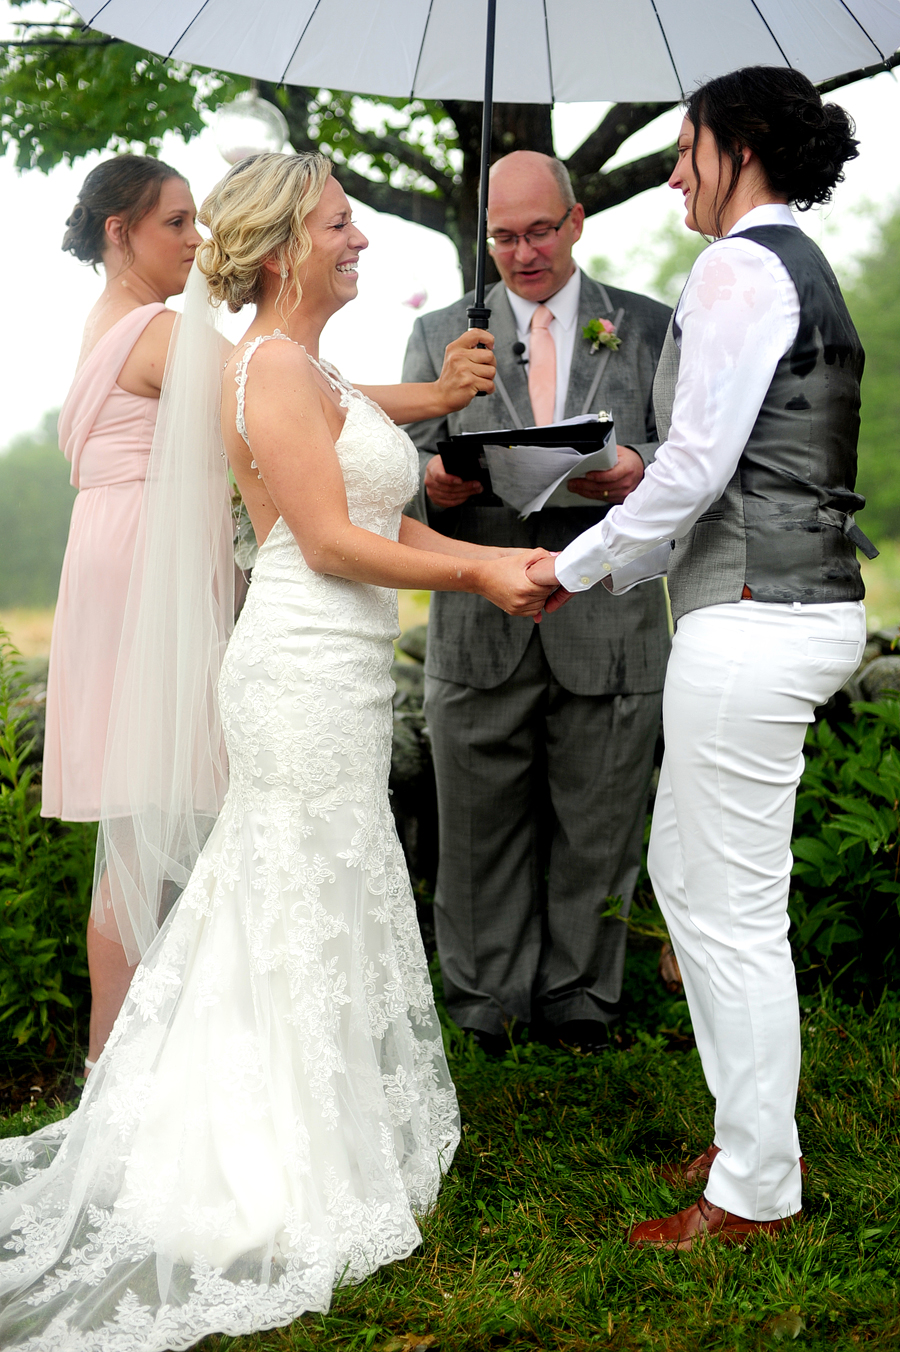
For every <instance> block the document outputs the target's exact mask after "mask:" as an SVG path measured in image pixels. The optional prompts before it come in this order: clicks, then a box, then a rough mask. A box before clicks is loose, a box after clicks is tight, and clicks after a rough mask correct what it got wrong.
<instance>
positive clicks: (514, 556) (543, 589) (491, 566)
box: [479, 549, 568, 624]
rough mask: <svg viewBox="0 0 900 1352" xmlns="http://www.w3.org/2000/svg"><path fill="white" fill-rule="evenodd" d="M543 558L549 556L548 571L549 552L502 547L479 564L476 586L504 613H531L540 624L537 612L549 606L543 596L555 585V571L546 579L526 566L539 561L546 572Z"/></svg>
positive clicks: (550, 561)
mask: <svg viewBox="0 0 900 1352" xmlns="http://www.w3.org/2000/svg"><path fill="white" fill-rule="evenodd" d="M544 560H549V563H550V565H551V567H550V569H549V572H550V574H551V575H552V572H553V570H552V563H553V556H552V555H551V554H550V553H548V551H547V550H546V549H509V550H504V551H503V553H502V554H500V555H499V556H498V557H496V558H493V559H490V560H488V561H487V562H485V563H484V565H483V576H482V586H481V587H480V588H479V590H480V591H481V594H482V596H485V597H487V599H488V600H489V601H492V602H493V604H494V605H495V606H499V607H500V609H501V610H504V611H506V614H507V615H531V616H532V617H533V619H534V621H535V623H536V624H540V621H541V612H542V611H543V610H544V609H549V607H548V606H547V598H548V597H549V596H550V595H551V593H552V592H554V591H555V590H556V588H557V587H558V585H559V584H558V583H557V581H556V577H555V575H553V580H552V581H550V582H547V581H544V580H543V578H541V579H540V580H538V579H536V578H534V577H532V576H531V574H530V573H529V571H528V569H529V567H530V566H531V565H537V564H539V563H540V564H542V566H543V568H544V571H545V573H546V572H547V567H546V564H545V563H543V561H544ZM567 595H568V593H567ZM553 608H554V609H555V607H553Z"/></svg>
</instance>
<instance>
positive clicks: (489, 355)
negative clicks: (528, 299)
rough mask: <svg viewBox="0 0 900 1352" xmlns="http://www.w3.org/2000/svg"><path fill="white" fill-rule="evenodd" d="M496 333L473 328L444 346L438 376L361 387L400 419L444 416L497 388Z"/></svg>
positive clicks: (419, 419)
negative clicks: (478, 395) (495, 384)
mask: <svg viewBox="0 0 900 1352" xmlns="http://www.w3.org/2000/svg"><path fill="white" fill-rule="evenodd" d="M493 346H494V337H493V334H491V333H487V332H486V331H485V330H483V329H469V330H468V332H467V333H464V334H462V335H461V337H459V338H457V339H456V340H455V341H454V342H452V343H449V344H448V345H447V347H446V349H445V350H444V364H443V366H442V367H441V373H440V375H439V376H438V378H437V380H431V381H416V382H413V383H408V384H405V385H358V386H357V389H359V390H361V391H362V393H363V394H365V395H368V397H369V398H370V399H372V400H374V402H375V403H376V404H379V405H380V406H381V408H383V409H384V411H385V413H386V414H387V415H388V417H389V418H393V420H394V422H397V423H411V422H424V421H426V420H427V419H429V418H443V417H444V416H445V415H446V414H447V413H454V412H455V411H456V410H457V409H460V408H465V407H466V405H467V404H470V403H471V402H472V400H473V399H474V398H475V395H476V394H477V393H478V391H479V390H483V391H484V392H485V393H486V394H493V392H494V372H495V370H496V369H497V363H496V361H495V359H494V353H493Z"/></svg>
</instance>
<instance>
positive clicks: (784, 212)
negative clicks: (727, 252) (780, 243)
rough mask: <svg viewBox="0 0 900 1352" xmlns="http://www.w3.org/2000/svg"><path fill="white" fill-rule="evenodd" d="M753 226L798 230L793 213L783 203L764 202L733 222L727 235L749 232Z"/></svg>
mask: <svg viewBox="0 0 900 1352" xmlns="http://www.w3.org/2000/svg"><path fill="white" fill-rule="evenodd" d="M755 225H793V226H795V227H796V228H797V229H799V226H797V222H796V221H795V220H794V213H793V212H792V211H791V209H790V207H789V206H788V205H787V204H786V203H785V202H766V203H765V204H764V205H763V206H761V207H751V209H750V210H749V211H748V212H746V214H745V215H743V216H742V217H741V219H740V220H739V221H736V222H735V224H734V225H733V226H732V227H731V229H730V230H729V231H728V234H729V235H736V234H738V233H739V232H740V231H741V230H749V229H751V227H752V226H755ZM725 238H726V239H727V238H728V236H727V235H726V236H725Z"/></svg>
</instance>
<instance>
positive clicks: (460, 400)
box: [435, 329, 497, 413]
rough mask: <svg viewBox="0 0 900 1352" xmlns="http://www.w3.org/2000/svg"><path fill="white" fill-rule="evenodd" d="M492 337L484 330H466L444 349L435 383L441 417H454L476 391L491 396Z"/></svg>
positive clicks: (494, 361)
mask: <svg viewBox="0 0 900 1352" xmlns="http://www.w3.org/2000/svg"><path fill="white" fill-rule="evenodd" d="M493 346H494V335H493V334H492V333H488V332H487V331H486V330H485V329H469V330H468V332H467V333H464V334H462V336H461V337H459V338H457V339H455V340H454V341H453V342H452V343H449V344H448V346H447V347H446V348H445V349H444V364H443V366H442V367H441V374H440V375H439V376H438V378H437V381H436V382H435V386H436V393H437V394H438V396H439V397H440V399H441V401H442V402H443V404H444V405H445V408H444V412H445V413H455V412H456V411H457V410H458V409H461V408H465V407H466V406H467V405H468V404H470V403H471V402H472V400H473V399H474V398H475V395H476V394H477V393H478V391H479V390H483V391H484V393H485V394H493V393H494V372H495V371H496V369H497V362H496V359H495V357H494V353H493V351H492V348H493Z"/></svg>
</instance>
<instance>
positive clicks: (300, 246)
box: [196, 151, 331, 314]
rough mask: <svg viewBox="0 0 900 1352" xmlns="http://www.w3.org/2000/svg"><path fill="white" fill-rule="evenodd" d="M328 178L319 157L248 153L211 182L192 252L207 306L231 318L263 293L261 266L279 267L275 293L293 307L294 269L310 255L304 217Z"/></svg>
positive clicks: (326, 164) (297, 292)
mask: <svg viewBox="0 0 900 1352" xmlns="http://www.w3.org/2000/svg"><path fill="white" fill-rule="evenodd" d="M330 173H331V161H330V160H328V159H326V158H325V156H324V155H318V154H316V153H314V152H311V151H310V152H304V153H303V154H300V155H280V154H268V155H253V156H250V157H248V158H247V159H245V160H241V161H240V163H239V164H236V165H235V166H234V168H233V169H232V170H230V171H229V173H227V174H226V175H225V177H224V178H223V179H222V181H221V182H220V183H217V184H216V186H215V187H214V188H213V190H212V192H211V193H210V194H209V196H208V197H207V198H206V201H205V202H204V203H203V205H202V207H201V208H200V212H199V214H198V217H197V219H198V220H199V221H200V222H201V223H202V224H203V225H205V226H207V227H208V229H209V232H210V235H211V238H210V239H207V240H204V241H203V243H202V244H201V245H200V246H199V248H198V249H197V254H196V259H197V266H198V267H199V269H200V271H201V272H202V273H203V274H204V276H205V277H206V281H207V285H208V286H209V294H210V300H211V301H212V303H213V305H221V304H222V302H223V301H224V302H225V304H226V305H227V306H228V308H229V310H231V312H232V313H233V314H236V313H237V311H238V310H241V309H243V307H244V306H245V305H253V304H255V303H256V302H258V301H259V300H260V299H261V298H262V295H263V281H264V272H263V264H264V263H265V262H266V260H267V259H269V258H275V259H276V260H277V261H278V262H279V263H280V264H281V270H282V288H281V292H280V293H279V302H280V300H281V296H282V294H284V292H285V290H286V291H287V294H288V296H292V304H291V307H290V309H291V311H293V310H295V309H296V308H297V306H298V305H299V304H300V297H301V286H300V269H301V268H302V266H303V264H304V263H305V261H306V259H307V258H308V257H309V255H310V253H311V251H312V239H311V237H310V233H309V230H308V229H307V226H306V217H307V216H308V215H309V213H310V212H311V211H312V210H313V209H314V208H315V207H316V206H317V204H318V202H319V198H320V197H321V196H322V191H323V189H324V187H325V184H326V182H327V181H328V177H329V175H330Z"/></svg>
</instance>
